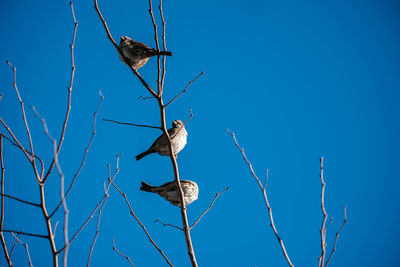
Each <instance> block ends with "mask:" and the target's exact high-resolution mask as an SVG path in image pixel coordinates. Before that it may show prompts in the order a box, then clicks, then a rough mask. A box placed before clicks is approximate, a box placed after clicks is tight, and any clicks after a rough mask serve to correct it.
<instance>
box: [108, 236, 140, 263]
mask: <svg viewBox="0 0 400 267" xmlns="http://www.w3.org/2000/svg"><path fill="white" fill-rule="evenodd" d="M112 242H113V250H114V251H115V252H117V253H118V254H119V255H121V256H122V257H124V258H125V259H126V260H127V261H128V262H129V263H130V264H131V266H132V267H135V265H134V264H133V262H132V261H131V259H130V258H129V257H128V256H125V255H124V254H122V253H121V252H120V251H119V250H118V249H117V248H116V247H115V243H114V239H113V240H112Z"/></svg>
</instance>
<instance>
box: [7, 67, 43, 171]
mask: <svg viewBox="0 0 400 267" xmlns="http://www.w3.org/2000/svg"><path fill="white" fill-rule="evenodd" d="M7 64H8V66H10V68H11V69H12V71H13V74H14V83H13V87H14V89H15V92H16V93H17V96H18V100H19V103H20V105H21V111H22V118H23V121H24V123H25V129H26V133H27V134H28V139H29V145H30V147H31V152H32V155H33V157H32V158H30V161H31V163H32V166H33V168H34V170H35V171H36V172H37V170H36V163H35V157H34V155H35V153H34V152H33V142H32V136H31V131H30V130H29V125H28V121H27V119H26V114H25V107H24V102H23V101H22V98H21V96H20V94H19V91H18V87H17V68H15V67H14V66H13V65H11V62H10V61H9V60H7Z"/></svg>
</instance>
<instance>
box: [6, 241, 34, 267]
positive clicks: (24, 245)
mask: <svg viewBox="0 0 400 267" xmlns="http://www.w3.org/2000/svg"><path fill="white" fill-rule="evenodd" d="M11 234H12V236H13V237H14V238H15V241H17V242H19V243H20V244H21V245H22V246H23V247H24V248H25V251H26V255H27V256H28V264H29V266H30V267H33V265H32V260H31V255H30V253H29V248H28V244H27V243H24V242H22V241H21V240H20V239H19V238H18V236H16V235H15V234H14V233H11Z"/></svg>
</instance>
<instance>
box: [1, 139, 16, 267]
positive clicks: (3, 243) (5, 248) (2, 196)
mask: <svg viewBox="0 0 400 267" xmlns="http://www.w3.org/2000/svg"><path fill="white" fill-rule="evenodd" d="M0 164H1V214H0V216H1V218H0V240H1V245H2V247H3V252H4V256H5V257H6V260H7V263H8V266H12V265H13V264H12V262H11V256H10V255H9V254H8V250H7V243H6V240H5V239H4V235H3V225H4V171H5V168H4V162H3V134H0Z"/></svg>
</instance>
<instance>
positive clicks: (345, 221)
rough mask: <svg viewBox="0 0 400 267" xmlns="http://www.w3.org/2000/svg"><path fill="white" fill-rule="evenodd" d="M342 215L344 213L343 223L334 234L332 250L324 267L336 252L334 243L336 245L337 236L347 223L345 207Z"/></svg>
mask: <svg viewBox="0 0 400 267" xmlns="http://www.w3.org/2000/svg"><path fill="white" fill-rule="evenodd" d="M343 213H344V219H343V223H342V226H340V228H339V231H338V232H337V233H336V238H335V242H334V243H333V248H332V251H331V254H330V255H329V257H328V260H327V261H326V264H325V267H327V266H328V263H329V262H330V260H331V258H332V255H333V253H334V252H335V250H336V243H337V241H338V238H339V235H340V233H341V232H342V230H343V227H344V225H345V224H346V223H347V217H346V206H344V209H343Z"/></svg>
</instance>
